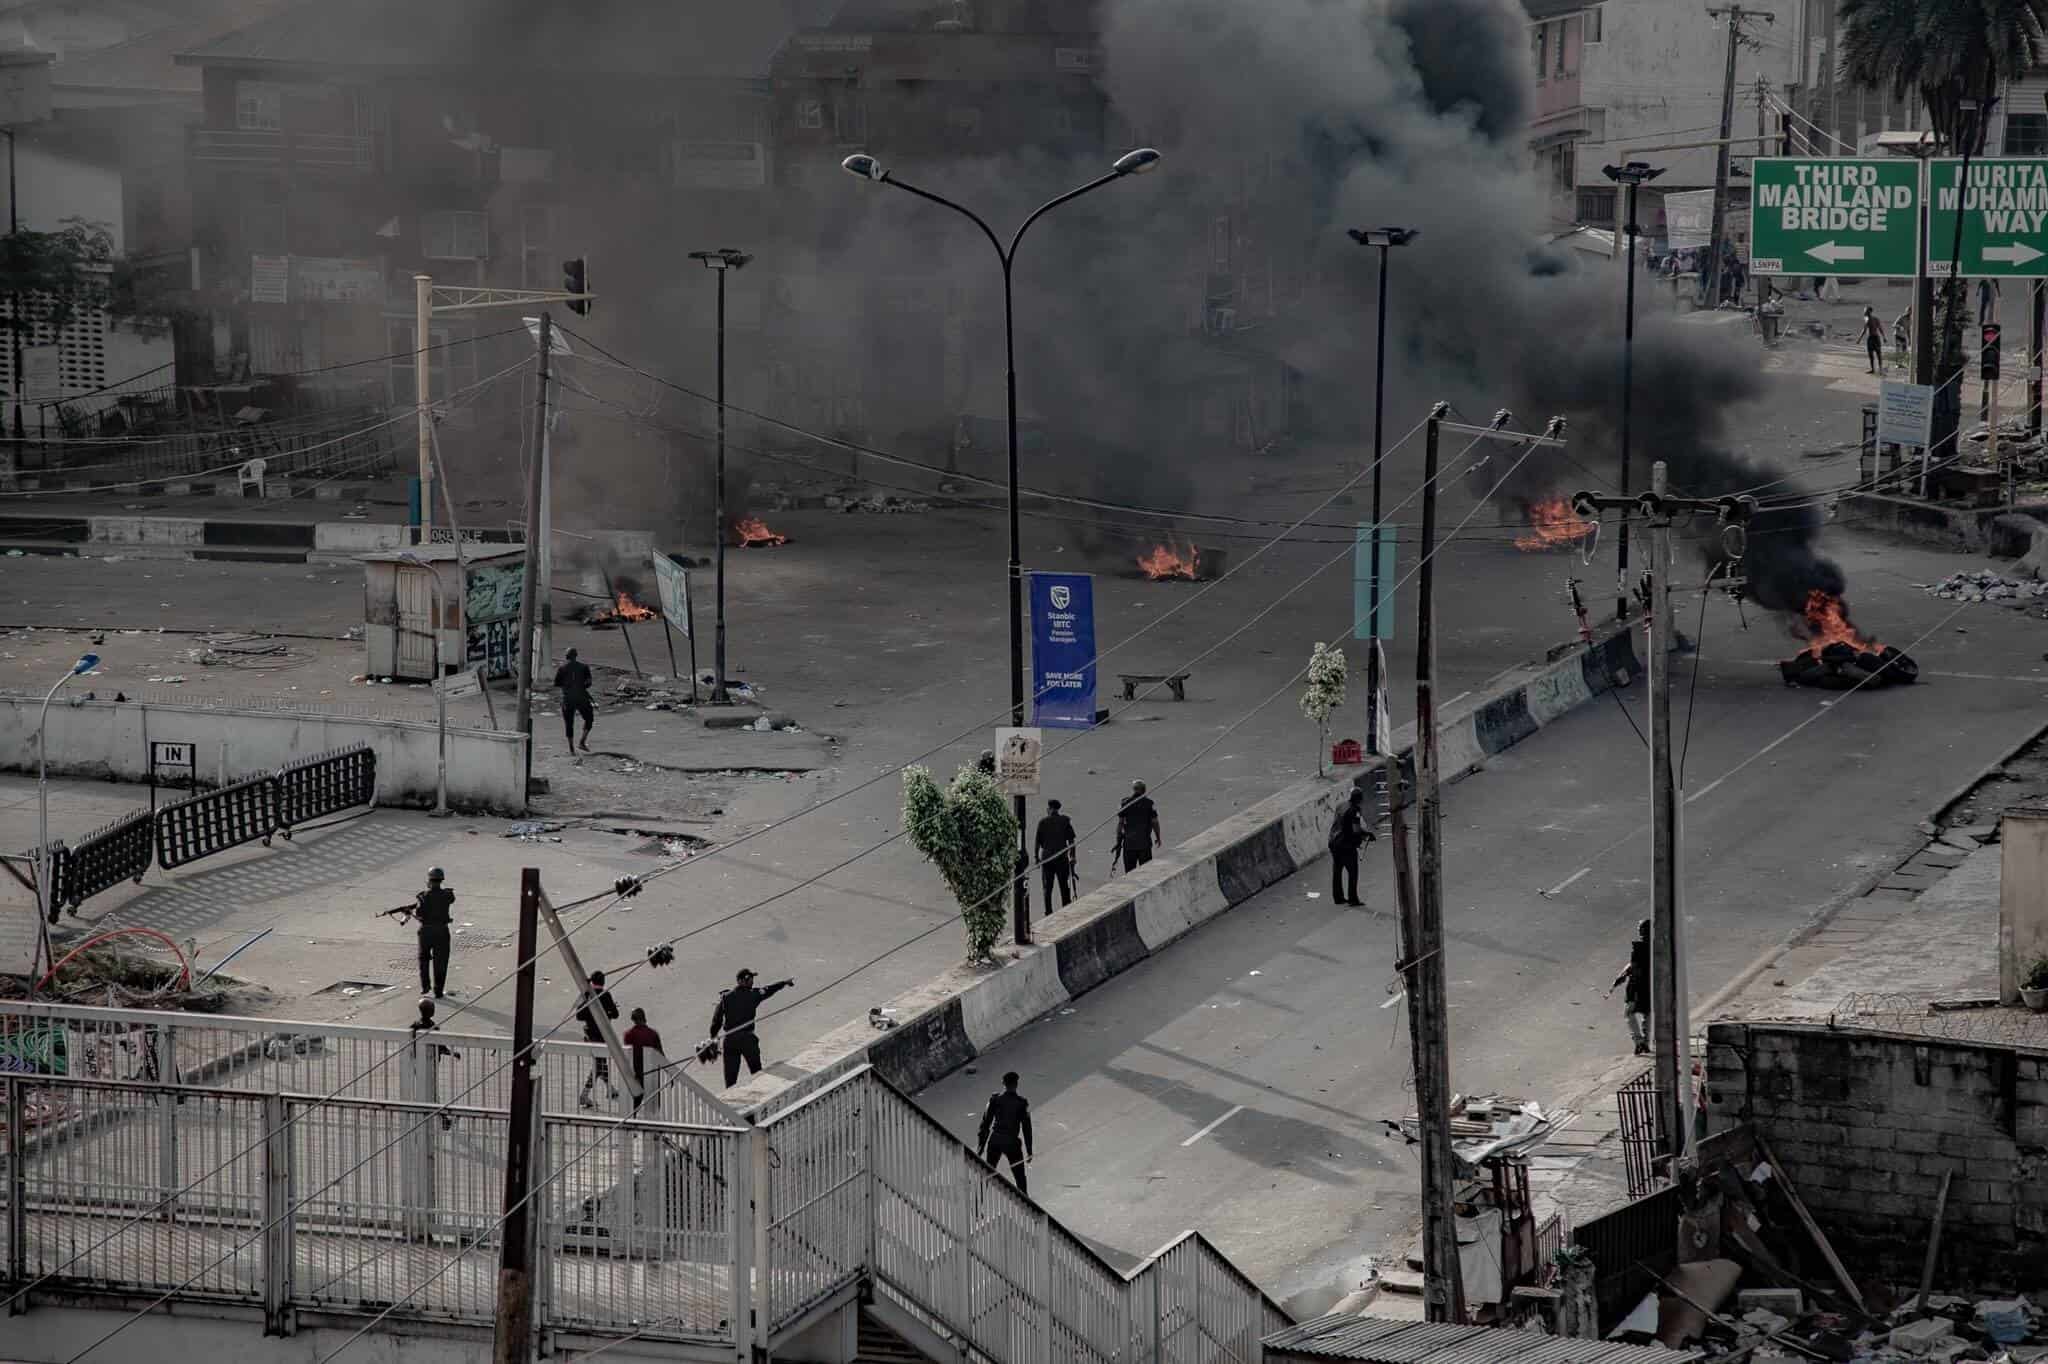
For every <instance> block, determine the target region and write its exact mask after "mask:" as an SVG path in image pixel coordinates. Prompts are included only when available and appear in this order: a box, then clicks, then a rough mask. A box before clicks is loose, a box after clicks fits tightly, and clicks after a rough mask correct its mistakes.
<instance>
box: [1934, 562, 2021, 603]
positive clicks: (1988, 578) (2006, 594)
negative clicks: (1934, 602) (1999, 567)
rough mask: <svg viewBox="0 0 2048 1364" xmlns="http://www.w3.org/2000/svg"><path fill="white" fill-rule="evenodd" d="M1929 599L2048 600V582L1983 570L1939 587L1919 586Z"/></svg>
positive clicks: (1953, 575) (1947, 580)
mask: <svg viewBox="0 0 2048 1364" xmlns="http://www.w3.org/2000/svg"><path fill="white" fill-rule="evenodd" d="M1919 586H1920V587H1921V590H1923V591H1925V592H1926V593H1927V595H1928V596H1930V597H1940V598H1942V599H1943V600H1944V601H2019V600H2021V599H2023V598H2026V597H2048V582H2027V581H2026V580H2024V579H2021V578H2008V577H2005V576H2004V575H2003V574H1998V573H1993V572H1991V571H1990V570H1988V569H1980V570H1978V571H1977V572H1975V573H1951V574H1949V575H1948V576H1947V577H1946V578H1943V579H1942V580H1941V581H1940V582H1938V583H1922V584H1919Z"/></svg>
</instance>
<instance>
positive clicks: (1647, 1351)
mask: <svg viewBox="0 0 2048 1364" xmlns="http://www.w3.org/2000/svg"><path fill="white" fill-rule="evenodd" d="M1266 1353H1267V1354H1268V1355H1269V1356H1270V1355H1279V1356H1280V1357H1282V1358H1286V1359H1333V1360H1349V1361H1357V1364H1688V1362H1689V1361H1695V1360H1697V1359H1699V1356H1698V1355H1697V1354H1691V1353H1681V1352H1678V1351H1674V1350H1666V1349H1663V1348H1662V1347H1660V1346H1654V1345H1614V1344H1610V1343H1608V1342H1607V1341H1604V1340H1574V1339H1572V1338H1570V1337H1566V1336H1546V1335H1539V1334H1537V1333H1535V1332H1532V1331H1511V1330H1503V1329H1501V1328H1499V1327H1494V1326H1452V1325H1448V1324H1446V1323H1443V1322H1423V1321H1392V1320H1388V1319H1386V1318H1381V1317H1355V1316H1351V1315H1350V1314H1348V1313H1331V1314H1330V1315H1328V1316H1323V1317H1317V1318H1315V1319H1314V1320H1313V1321H1305V1322H1303V1323H1301V1324H1300V1325H1299V1326H1291V1327H1289V1328H1288V1329H1287V1330H1285V1331H1281V1332H1278V1333H1277V1334H1275V1335H1270V1336H1268V1337H1266Z"/></svg>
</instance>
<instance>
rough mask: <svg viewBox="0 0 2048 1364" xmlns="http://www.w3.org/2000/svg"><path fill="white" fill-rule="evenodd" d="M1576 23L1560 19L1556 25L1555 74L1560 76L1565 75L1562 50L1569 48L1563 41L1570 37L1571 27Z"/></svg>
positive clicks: (1571, 20)
mask: <svg viewBox="0 0 2048 1364" xmlns="http://www.w3.org/2000/svg"><path fill="white" fill-rule="evenodd" d="M1576 22H1577V21H1576V20H1573V19H1560V20H1559V21H1558V24H1557V74H1558V75H1560V76H1562V75H1564V74H1565V69H1564V50H1565V48H1566V47H1567V46H1569V44H1567V43H1566V42H1565V39H1566V38H1567V37H1568V36H1569V35H1570V33H1571V30H1572V25H1573V24H1574V23H1576Z"/></svg>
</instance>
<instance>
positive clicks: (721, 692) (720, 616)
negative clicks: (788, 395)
mask: <svg viewBox="0 0 2048 1364" xmlns="http://www.w3.org/2000/svg"><path fill="white" fill-rule="evenodd" d="M690 259H691V260H693V261H700V262H702V263H703V266H704V268H705V269H706V270H716V271H717V272H718V491H717V493H716V495H715V500H716V502H717V512H716V515H717V517H718V534H717V535H716V536H715V537H714V538H715V540H716V542H717V545H718V550H717V554H718V569H717V578H718V607H717V610H716V612H715V615H716V619H717V628H716V631H715V635H716V638H715V640H714V642H713V645H712V653H711V666H712V667H713V668H714V669H716V670H717V671H716V672H715V673H714V675H713V676H712V679H711V704H712V705H714V706H729V705H731V704H732V697H730V696H728V695H727V694H726V690H725V539H726V536H727V535H728V534H730V533H731V532H730V531H728V530H727V528H726V524H725V277H726V275H727V274H728V273H730V272H731V271H734V270H738V269H740V268H742V267H743V266H745V265H746V263H747V262H748V261H750V260H752V259H753V257H752V256H750V255H748V254H747V253H746V252H744V251H735V250H733V249H732V248H731V247H729V246H721V247H719V248H718V249H717V250H716V251H692V252H691V253H690Z"/></svg>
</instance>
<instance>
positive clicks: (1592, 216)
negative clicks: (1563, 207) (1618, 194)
mask: <svg viewBox="0 0 2048 1364" xmlns="http://www.w3.org/2000/svg"><path fill="white" fill-rule="evenodd" d="M1578 219H1579V221H1580V222H1582V223H1590V224H1591V225H1593V226H1594V227H1612V226H1614V191H1613V190H1612V189H1609V188H1606V187H1604V186H1603V187H1601V188H1597V189H1582V190H1580V191H1579V212H1578Z"/></svg>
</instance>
